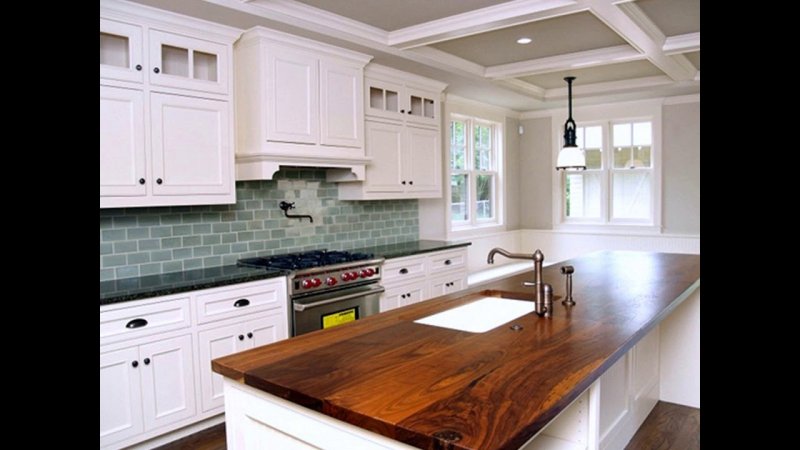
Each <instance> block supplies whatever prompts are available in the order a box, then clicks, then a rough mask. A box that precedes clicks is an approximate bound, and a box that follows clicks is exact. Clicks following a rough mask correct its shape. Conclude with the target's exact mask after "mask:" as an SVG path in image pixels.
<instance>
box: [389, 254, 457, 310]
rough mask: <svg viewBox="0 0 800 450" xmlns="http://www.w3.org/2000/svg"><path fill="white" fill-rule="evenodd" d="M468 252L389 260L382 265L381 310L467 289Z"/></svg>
mask: <svg viewBox="0 0 800 450" xmlns="http://www.w3.org/2000/svg"><path fill="white" fill-rule="evenodd" d="M466 260H467V250H466V248H458V249H455V250H452V249H451V250H442V251H438V252H431V253H427V254H423V255H414V256H407V257H403V258H393V259H388V260H386V262H385V263H384V265H383V285H384V287H385V288H386V292H384V293H383V295H382V296H381V303H380V311H381V312H384V311H389V310H392V309H395V308H399V307H401V306H406V305H410V304H412V303H418V302H421V301H424V300H428V299H429V298H434V297H439V296H440V295H445V294H451V293H453V292H458V291H460V290H462V289H464V288H466V286H467V270H466Z"/></svg>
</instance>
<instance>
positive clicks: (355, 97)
mask: <svg viewBox="0 0 800 450" xmlns="http://www.w3.org/2000/svg"><path fill="white" fill-rule="evenodd" d="M319 73H320V98H319V102H320V143H321V144H323V145H338V146H343V147H361V146H362V145H363V142H364V138H363V136H364V106H363V104H362V102H361V98H360V95H359V94H360V93H361V90H362V89H363V88H364V82H363V80H364V77H363V75H362V72H361V70H360V69H357V68H353V67H346V66H339V65H336V64H332V63H330V62H327V61H320V63H319Z"/></svg>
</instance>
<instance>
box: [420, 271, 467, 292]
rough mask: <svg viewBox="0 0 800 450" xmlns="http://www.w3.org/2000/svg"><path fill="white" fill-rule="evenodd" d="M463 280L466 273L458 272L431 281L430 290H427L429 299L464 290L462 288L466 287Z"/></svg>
mask: <svg viewBox="0 0 800 450" xmlns="http://www.w3.org/2000/svg"><path fill="white" fill-rule="evenodd" d="M465 278H466V273H464V272H458V273H455V274H450V275H445V276H442V277H439V278H435V279H433V280H431V283H430V289H429V290H428V296H429V298H434V297H438V296H440V295H445V294H452V293H453V292H458V291H460V290H462V289H464V286H465V285H466V283H465V281H464V279H465Z"/></svg>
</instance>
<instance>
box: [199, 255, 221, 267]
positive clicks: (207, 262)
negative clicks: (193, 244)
mask: <svg viewBox="0 0 800 450" xmlns="http://www.w3.org/2000/svg"><path fill="white" fill-rule="evenodd" d="M221 265H222V257H220V256H207V257H205V258H203V267H218V266H221Z"/></svg>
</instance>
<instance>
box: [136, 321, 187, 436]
mask: <svg viewBox="0 0 800 450" xmlns="http://www.w3.org/2000/svg"><path fill="white" fill-rule="evenodd" d="M139 356H140V357H141V361H140V363H144V362H145V359H148V358H149V360H150V362H149V363H148V364H140V366H139V367H141V368H142V369H143V370H142V406H143V410H144V413H143V417H144V426H145V430H152V429H154V428H157V427H160V426H163V425H166V424H170V423H173V422H176V421H178V420H181V419H185V418H187V417H191V416H193V415H194V414H195V392H194V370H193V363H192V337H191V336H180V337H177V338H173V339H166V340H163V341H158V342H154V343H152V344H146V345H142V346H140V347H139Z"/></svg>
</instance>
